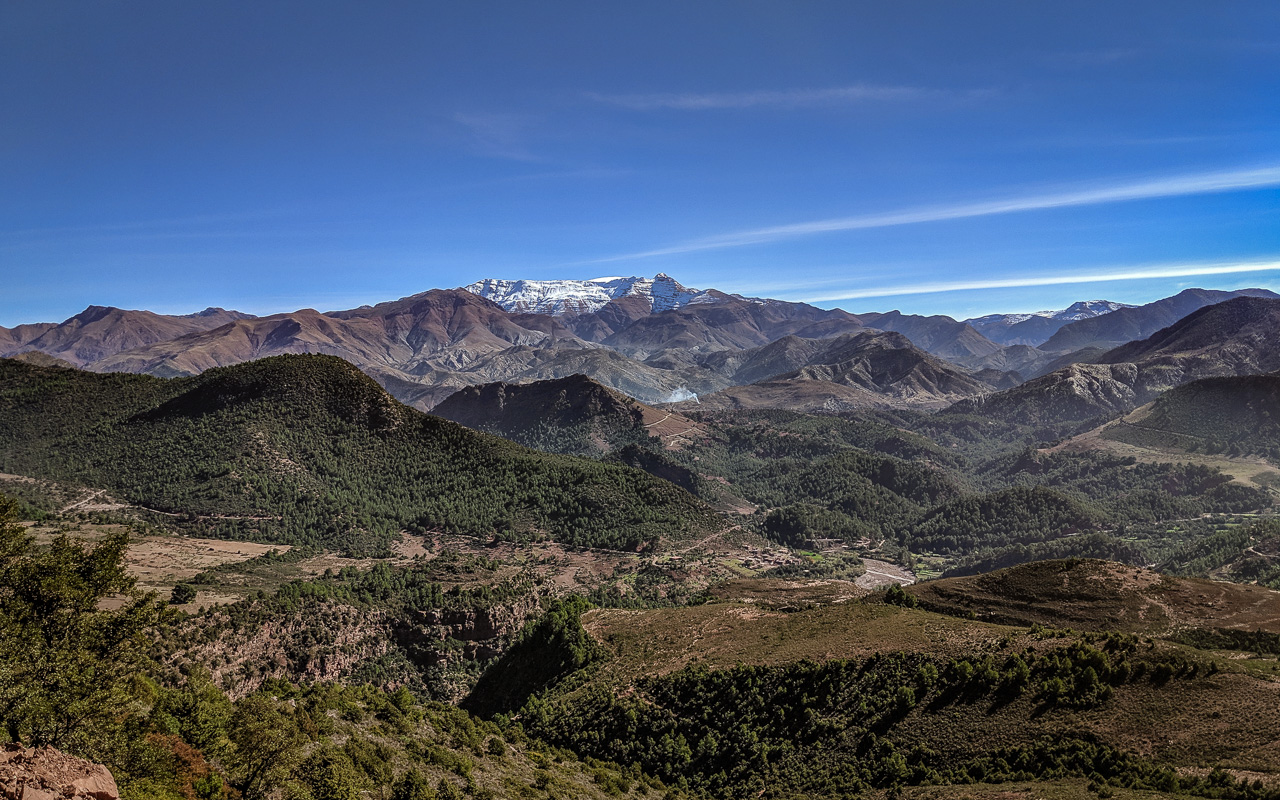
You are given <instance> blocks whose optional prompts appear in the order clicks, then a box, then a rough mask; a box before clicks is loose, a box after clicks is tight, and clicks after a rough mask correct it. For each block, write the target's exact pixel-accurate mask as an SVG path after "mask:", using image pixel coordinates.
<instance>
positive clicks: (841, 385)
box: [701, 330, 991, 411]
mask: <svg viewBox="0 0 1280 800" xmlns="http://www.w3.org/2000/svg"><path fill="white" fill-rule="evenodd" d="M783 345H784V346H785V349H786V353H787V354H789V355H795V356H799V355H805V354H807V358H806V361H805V364H804V366H802V367H800V368H798V369H795V370H792V371H790V372H785V373H782V374H778V375H774V376H773V377H771V378H769V379H768V380H764V381H760V382H757V383H753V384H750V385H747V386H736V387H732V388H729V389H726V390H724V391H721V392H717V393H715V394H712V395H708V396H706V397H703V398H701V403H702V404H703V405H706V406H709V407H710V408H785V409H789V410H793V411H843V410H852V409H857V408H866V407H873V406H893V407H902V406H908V405H910V406H923V407H935V408H937V407H941V406H944V405H947V404H949V403H952V402H955V401H956V400H959V399H961V398H965V397H972V396H974V395H979V394H982V393H985V392H989V391H990V390H991V387H990V386H988V385H987V384H984V383H982V382H980V381H978V380H977V379H975V378H973V377H972V376H970V375H968V374H966V373H965V372H963V371H961V370H960V369H959V368H958V367H955V366H953V365H951V364H949V363H947V362H945V361H943V360H942V359H939V358H936V357H934V356H932V355H930V354H928V353H926V352H924V351H923V350H921V349H919V348H917V347H915V346H914V345H912V343H911V342H910V341H909V340H908V339H907V338H906V337H905V336H903V335H902V334H900V333H892V332H882V331H872V330H864V331H860V332H858V333H852V334H846V335H844V336H841V337H838V338H836V339H830V340H825V341H823V340H819V341H818V342H817V343H814V342H812V341H805V340H799V341H797V342H785V343H783ZM764 363H769V360H768V359H765V360H764ZM744 374H745V373H744Z"/></svg>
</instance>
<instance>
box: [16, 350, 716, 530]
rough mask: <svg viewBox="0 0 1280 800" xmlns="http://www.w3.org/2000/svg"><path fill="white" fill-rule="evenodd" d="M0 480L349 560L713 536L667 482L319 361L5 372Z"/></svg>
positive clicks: (708, 518)
mask: <svg viewBox="0 0 1280 800" xmlns="http://www.w3.org/2000/svg"><path fill="white" fill-rule="evenodd" d="M0 470H2V471H4V472H9V473H18V474H24V475H31V476H35V477H45V478H53V479H59V480H66V481H73V482H76V483H81V484H84V485H87V486H92V487H98V488H104V489H107V490H109V491H111V492H112V493H113V494H115V495H116V496H118V497H120V498H121V499H123V500H125V501H127V502H130V503H134V504H138V505H141V506H146V507H148V508H151V509H156V510H159V511H162V512H169V513H172V514H181V515H183V519H185V520H187V521H188V522H190V523H191V524H193V525H196V526H198V527H199V528H200V529H201V530H203V531H205V532H207V533H212V534H216V535H221V536H229V537H235V538H253V539H257V540H265V541H280V542H290V543H300V544H312V545H321V546H325V547H331V548H338V549H343V550H347V551H352V552H381V551H385V549H386V548H387V546H388V543H389V542H390V539H391V537H392V536H393V535H394V534H395V532H397V531H400V530H404V529H408V530H445V531H452V532H458V533H465V534H471V535H475V536H482V537H489V536H497V537H500V538H506V539H521V538H541V537H550V538H553V539H556V540H558V541H562V542H566V543H571V544H575V545H581V546H594V547H607V548H624V549H632V550H634V549H638V548H646V547H653V546H655V545H656V544H657V543H658V540H659V539H660V538H662V537H664V536H678V535H680V534H682V533H687V532H692V531H694V530H696V529H700V528H702V527H704V526H707V525H712V524H714V518H713V517H712V515H711V513H710V512H709V511H708V510H707V509H706V507H705V506H703V505H702V504H701V503H700V502H699V501H698V500H696V499H695V498H694V497H692V496H691V495H689V494H687V493H686V492H684V491H683V490H680V489H678V488H676V487H675V486H673V485H671V484H670V483H667V482H666V481H662V480H659V479H657V478H654V477H652V476H650V475H648V474H646V473H644V472H641V471H639V470H635V469H631V468H628V467H624V466H621V465H617V464H603V463H599V462H595V461H590V460H587V459H579V458H572V457H565V456H555V455H547V454H543V453H537V452H534V451H531V450H527V449H525V448H523V447H520V446H519V445H516V444H514V443H511V442H508V441H505V440H503V439H499V438H497V437H493V436H488V435H484V434H480V433H476V432H474V431H471V430H468V429H467V428H464V427H463V426H461V425H458V424H455V423H452V422H448V421H446V420H442V419H439V418H437V417H432V416H429V415H426V414H423V413H420V412H418V411H415V410H413V409H411V408H409V407H407V406H404V405H402V404H401V403H399V402H397V401H396V400H394V399H392V398H391V397H390V396H389V395H388V394H387V393H386V392H385V391H383V390H382V388H380V387H379V386H378V385H377V384H376V383H375V382H374V381H373V380H372V379H370V378H368V377H367V376H365V375H364V374H363V373H361V372H360V371H359V370H358V369H356V368H355V367H354V366H352V365H350V364H348V363H347V362H345V361H343V360H342V359H339V358H335V357H332V356H319V355H303V356H279V357H275V358H268V359H262V360H260V361H254V362H249V363H245V364H239V365H236V366H232V367H225V368H220V369H212V370H209V371H207V372H205V373H203V374H201V375H199V376H196V377H191V378H179V379H172V380H163V379H158V378H150V377H145V376H137V375H121V374H93V373H86V372H78V371H75V370H67V369H58V368H49V367H38V366H33V365H30V364H24V363H20V362H16V361H11V360H0Z"/></svg>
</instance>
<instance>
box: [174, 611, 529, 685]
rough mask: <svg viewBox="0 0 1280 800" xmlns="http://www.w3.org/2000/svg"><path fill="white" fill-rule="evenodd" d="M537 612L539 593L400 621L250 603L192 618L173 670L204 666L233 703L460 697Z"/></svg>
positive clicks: (386, 615)
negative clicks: (357, 687)
mask: <svg viewBox="0 0 1280 800" xmlns="http://www.w3.org/2000/svg"><path fill="white" fill-rule="evenodd" d="M541 605H542V599H541V596H540V595H538V594H535V593H532V592H531V593H529V594H527V595H522V596H519V597H517V598H515V599H513V600H510V601H508V602H504V603H497V604H493V605H488V606H480V607H473V608H434V609H411V610H408V611H406V612H403V613H391V612H388V611H385V610H379V609H369V608H361V607H358V606H355V605H351V604H348V603H343V602H338V601H333V600H324V601H316V602H311V603H307V604H306V605H304V606H303V607H301V608H297V609H291V610H288V611H282V610H279V609H271V608H268V607H267V605H266V604H264V603H262V602H260V601H256V602H253V603H251V604H249V605H248V606H247V607H245V608H241V609H221V610H219V611H217V612H214V613H210V614H207V615H203V616H200V617H193V618H191V619H190V620H188V621H187V623H186V627H185V629H184V630H183V631H182V634H181V635H182V638H183V639H184V640H186V643H187V644H186V646H185V647H184V648H180V649H179V651H178V653H179V654H178V655H175V656H174V657H173V658H172V659H171V664H172V665H173V666H175V667H177V666H183V665H201V666H204V667H206V668H207V669H209V671H210V673H211V676H212V678H213V680H214V682H215V683H216V684H217V685H218V686H220V687H221V688H222V689H223V690H224V691H226V692H227V694H228V695H229V696H230V697H232V698H233V699H238V698H240V697H243V696H245V695H248V694H251V693H253V692H254V691H256V690H257V689H258V688H259V687H260V686H261V685H262V683H263V682H264V681H266V680H268V679H271V678H283V679H287V680H290V681H294V682H298V681H307V682H321V681H341V680H346V679H351V678H355V679H358V680H367V681H370V682H373V683H376V684H380V685H383V686H386V687H394V686H399V685H410V686H413V687H414V688H419V689H424V690H426V691H427V692H429V693H430V694H432V695H433V696H435V697H438V698H440V699H442V700H453V699H457V698H458V697H461V696H462V695H463V694H465V693H466V692H467V691H468V690H469V689H470V683H471V682H472V681H473V680H474V677H475V675H476V674H478V672H479V670H478V669H476V666H475V665H476V664H478V663H483V662H485V661H488V660H489V659H491V658H494V657H496V656H498V655H500V654H501V653H502V652H503V650H504V649H505V648H506V646H507V645H508V643H509V642H510V641H511V639H512V637H513V636H514V635H515V634H516V632H518V631H519V630H520V628H521V627H522V626H523V625H524V623H525V622H526V621H527V620H528V619H530V618H531V617H532V616H534V615H536V614H537V613H538V611H539V610H540V608H541Z"/></svg>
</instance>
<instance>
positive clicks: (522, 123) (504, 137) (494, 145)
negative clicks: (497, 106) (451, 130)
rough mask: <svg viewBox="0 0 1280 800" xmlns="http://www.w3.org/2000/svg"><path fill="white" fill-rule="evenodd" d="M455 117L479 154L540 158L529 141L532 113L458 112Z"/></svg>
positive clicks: (522, 158) (518, 159)
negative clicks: (528, 144)
mask: <svg viewBox="0 0 1280 800" xmlns="http://www.w3.org/2000/svg"><path fill="white" fill-rule="evenodd" d="M452 120H453V122H454V123H455V124H457V125H458V126H459V127H460V128H461V129H462V131H463V132H464V134H465V135H466V137H467V139H468V144H469V146H470V147H471V149H472V150H474V151H475V152H477V153H479V154H480V155H485V156H493V157H496V158H509V159H512V160H514V161H537V160H539V159H538V158H537V157H535V156H534V155H533V154H532V153H531V152H530V151H529V148H528V146H527V143H526V140H527V137H528V133H529V128H530V127H531V126H532V125H533V123H534V120H533V118H532V117H529V116H527V115H525V114H493V113H474V114H472V113H464V112H458V113H456V114H454V115H453V117H452Z"/></svg>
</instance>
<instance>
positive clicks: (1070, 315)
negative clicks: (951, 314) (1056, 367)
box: [964, 300, 1133, 347]
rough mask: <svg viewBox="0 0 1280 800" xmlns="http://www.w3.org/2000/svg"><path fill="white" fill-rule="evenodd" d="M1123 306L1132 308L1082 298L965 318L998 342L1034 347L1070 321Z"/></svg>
mask: <svg viewBox="0 0 1280 800" xmlns="http://www.w3.org/2000/svg"><path fill="white" fill-rule="evenodd" d="M1122 308H1133V306H1131V305H1128V304H1126V303H1117V302H1114V301H1112V300H1081V301H1080V302H1078V303H1072V304H1071V305H1069V306H1067V307H1066V308H1064V309H1060V310H1058V311H1035V312H1032V313H1030V314H988V315H987V316H985V317H974V318H973V319H966V320H964V322H965V323H966V324H968V325H970V326H972V327H973V329H974V330H976V331H977V332H978V333H981V334H982V335H983V336H985V337H987V338H988V339H990V340H991V341H993V342H996V343H997V344H1002V345H1005V346H1009V345H1017V344H1023V345H1030V346H1032V347H1036V346H1038V345H1041V344H1044V343H1045V342H1046V341H1048V339H1049V337H1050V336H1052V335H1054V334H1055V333H1057V332H1058V331H1059V330H1060V329H1061V328H1063V327H1064V326H1066V325H1069V324H1071V323H1072V322H1079V321H1080V320H1082V319H1092V318H1094V317H1100V316H1102V315H1103V314H1110V313H1111V312H1112V311H1118V310H1119V309H1122Z"/></svg>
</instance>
